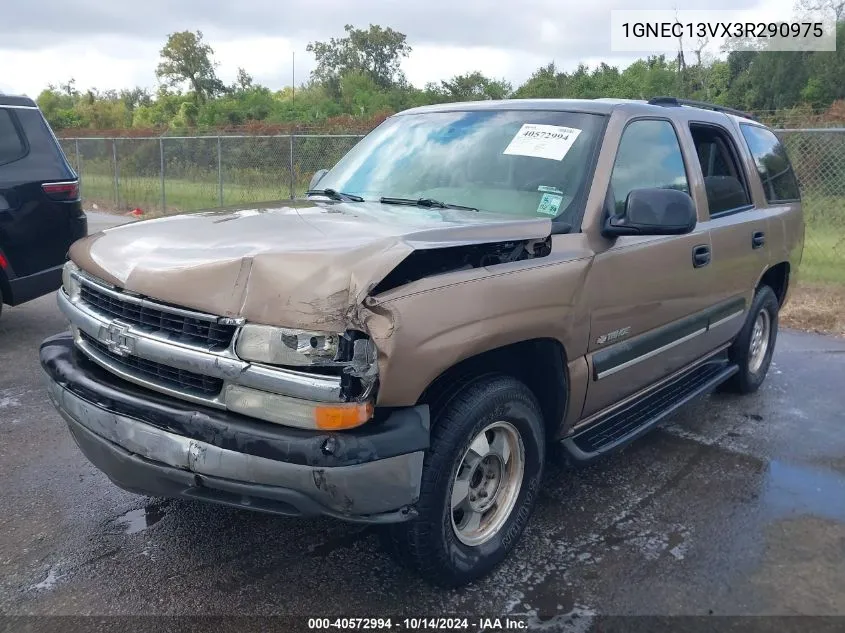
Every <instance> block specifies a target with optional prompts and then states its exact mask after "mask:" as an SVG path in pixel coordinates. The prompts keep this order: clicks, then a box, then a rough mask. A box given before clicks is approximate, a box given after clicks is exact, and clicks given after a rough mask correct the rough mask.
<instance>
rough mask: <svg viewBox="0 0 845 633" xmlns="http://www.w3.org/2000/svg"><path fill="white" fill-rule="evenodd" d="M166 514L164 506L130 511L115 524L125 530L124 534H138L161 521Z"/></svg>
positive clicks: (116, 520) (152, 506)
mask: <svg viewBox="0 0 845 633" xmlns="http://www.w3.org/2000/svg"><path fill="white" fill-rule="evenodd" d="M164 514H165V508H164V506H162V505H151V506H147V507H145V508H138V509H136V510H130V511H129V512H127V513H126V514H122V515H120V516H119V517H117V518H116V519H115V520H114V522H115V524H116V525H118V526H120V527H122V528H123V532H124V534H137V533H138V532H143V531H144V530H146V529H147V528H148V527H150V526H152V525H155V524H156V523H158V522H159V521H161V519H162V518H163V517H164Z"/></svg>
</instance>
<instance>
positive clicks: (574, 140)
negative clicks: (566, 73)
mask: <svg viewBox="0 0 845 633" xmlns="http://www.w3.org/2000/svg"><path fill="white" fill-rule="evenodd" d="M603 118H604V117H602V116H600V115H594V114H584V113H577V112H551V111H532V110H496V111H484V110H474V111H464V112H432V113H427V114H411V115H400V116H395V117H392V118H390V119H388V120H387V121H385V122H384V123H383V124H382V125H380V126H379V127H378V128H376V129H375V130H374V131H373V132H371V133H370V134H369V135H368V136H367V137H366V138H364V139H363V140H362V141H361V142H360V143H359V144H358V145H356V146H355V147H354V148H353V149H352V150H351V151H350V152H349V153H348V154H347V155H346V156H344V157H343V158H342V159H341V160H340V162H339V163H337V165H335V167H334V168H333V169H332V170H331V171H329V173H328V174H326V175H325V176H324V177H323V178H322V180H320V181H319V184H318V185H317V188H318V189H320V190H326V189H328V190H334V191H338V192H343V193H344V194H350V195H355V196H361V197H363V198H364V199H365V200H379V199H380V198H382V197H390V198H406V199H408V200H410V201H415V200H423V201H425V202H430V201H432V200H434V201H438V202H442V203H445V204H448V205H460V206H464V207H471V208H472V209H477V210H478V211H482V212H491V213H500V214H508V215H515V216H520V217H547V218H548V217H552V218H553V217H561V218H563V219H564V220H567V221H571V220H574V219H575V216H576V215H577V214H578V211H577V210H576V208H575V207H576V206H577V205H578V204H579V203H580V201H581V199H582V196H581V193H582V191H583V188H584V186H585V184H584V183H585V180H586V177H587V174H588V172H589V170H590V163H591V161H592V157H593V154H594V152H593V150H594V148H595V145H596V142H597V140H598V138H599V135H600V130H601V128H602V124H603ZM408 212H409V213H413V212H416V208H415V207H409V209H408ZM420 212H425V210H424V209H423V208H422V207H421V208H420Z"/></svg>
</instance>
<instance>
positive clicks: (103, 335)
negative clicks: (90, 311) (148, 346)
mask: <svg viewBox="0 0 845 633" xmlns="http://www.w3.org/2000/svg"><path fill="white" fill-rule="evenodd" d="M130 327H132V326H131V325H129V324H128V323H123V322H121V321H112V322H111V323H109V325H108V327H106V328H103V329H102V330H100V342H101V343H103V344H104V345H105V346H106V347H107V348H108V350H109V351H110V352H111V353H112V354H117V355H118V356H129V354H131V353H132V352H134V351H135V337H134V336H132V335H131V334H130V333H129V329H130Z"/></svg>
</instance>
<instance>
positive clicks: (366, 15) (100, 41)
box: [0, 0, 763, 92]
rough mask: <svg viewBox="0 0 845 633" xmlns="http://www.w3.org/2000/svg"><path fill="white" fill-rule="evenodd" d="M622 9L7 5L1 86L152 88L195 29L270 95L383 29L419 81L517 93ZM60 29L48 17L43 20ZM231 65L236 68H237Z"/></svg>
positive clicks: (745, 2) (480, 4)
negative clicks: (350, 39)
mask: <svg viewBox="0 0 845 633" xmlns="http://www.w3.org/2000/svg"><path fill="white" fill-rule="evenodd" d="M762 1H763V0H738V1H737V0H687V1H686V2H684V3H683V4H684V6H683V7H682V8H684V9H693V8H709V9H719V8H742V7H745V6H748V7H750V6H754V5H755V4H756V3H757V2H762ZM642 4H643V6H642V7H640V6H638V8H663V9H673V8H675V7H676V6H677V4H678V2H677V0H643V2H642ZM626 7H627V5H626V2H625V0H594V1H592V2H584V3H565V2H560V1H559V0H522V2H520V3H517V4H509V5H503V4H499V5H496V4H491V2H489V0H461V1H460V2H454V1H453V0H427V1H426V2H402V1H400V0H357V1H356V2H354V3H353V2H346V1H345V0H282V1H278V0H250V1H249V2H232V1H231V0H144V2H143V3H142V5H137V6H132V7H131V8H129V7H127V5H126V4H125V3H123V2H115V1H113V0H29V1H26V2H7V3H6V4H5V5H4V8H3V23H4V24H5V25H12V26H13V28H12V29H8V28H7V29H6V30H4V29H3V27H2V26H0V62H1V63H2V66H3V75H4V77H3V81H4V82H5V83H6V84H10V86H11V88H12V89H18V90H19V91H26V92H33V91H34V92H37V91H38V90H40V88H41V87H43V86H44V85H46V84H47V83H48V82H51V81H52V82H57V81H62V80H65V79H66V78H68V77H71V76H73V77H75V78H76V79H77V84H78V85H79V86H80V87H83V88H84V87H89V86H97V87H100V88H106V87H114V88H120V87H126V86H131V85H135V84H140V85H144V86H153V85H154V84H155V77H154V69H155V65H156V63H157V60H158V50H159V49H160V48H161V46H162V44H163V43H164V41H165V39H166V37H167V34H168V33H171V32H174V31H180V30H185V29H190V30H195V29H200V30H202V31H203V32H204V33H205V36H206V40H207V41H208V42H209V43H210V44H211V45H212V46H213V47H214V48H215V50H216V53H217V55H216V58H217V59H218V60H219V61H220V62H221V68H220V74H221V77H222V78H223V79H224V80H226V81H228V80H231V79H232V78H234V74H235V72H236V69H237V66H244V67H245V68H246V69H247V71H248V72H250V73H251V74H252V75H253V76H255V77H256V79H258V80H259V81H262V82H264V83H268V84H269V85H270V86H271V87H273V88H278V87H281V85H283V84H285V83H290V74H291V73H290V57H291V52H292V51H296V57H297V78H298V79H303V80H304V79H305V78H306V75H307V72H308V71H310V70H311V68H312V67H313V63H314V62H313V58H311V57H310V55H308V54H307V53H306V52H305V45H306V44H307V43H308V42H309V41H313V40H325V39H328V38H330V37H333V36H334V37H337V36H341V35H342V34H343V26H344V24H354V25H355V26H358V27H366V26H367V25H368V24H370V23H372V24H380V25H382V26H390V27H392V28H394V29H396V30H398V31H401V32H403V33H405V34H407V36H408V41H409V42H410V44H411V45H412V46H413V47H414V53H412V57H411V58H410V59H409V60H406V64H405V69H406V73H407V74H408V76H409V78H411V80H412V81H414V82H415V83H418V82H422V83H424V82H425V81H428V80H433V79H442V78H447V77H449V76H451V75H453V74H455V73H456V72H467V71H470V70H475V69H479V70H482V71H483V72H485V73H486V74H489V75H492V76H495V77H504V78H507V79H509V80H511V81H513V82H515V83H519V82H521V81H523V80H524V79H525V78H526V77H527V76H528V74H530V72H531V71H532V70H534V69H535V68H536V67H537V66H539V65H540V64H543V63H547V62H548V61H550V60H552V59H554V60H555V61H556V62H557V63H558V64H559V65H561V66H563V67H574V66H575V65H576V64H577V63H578V62H579V61H583V60H585V59H588V58H590V59H604V58H608V57H609V56H610V32H609V24H610V11H611V9H621V8H626ZM48 15H52V16H60V19H49V20H47V19H44V16H48ZM236 59H237V60H238V61H234V60H236ZM271 80H272V81H271Z"/></svg>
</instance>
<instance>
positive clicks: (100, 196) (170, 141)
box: [59, 134, 363, 215]
mask: <svg viewBox="0 0 845 633" xmlns="http://www.w3.org/2000/svg"><path fill="white" fill-rule="evenodd" d="M361 138H363V136H362V135H360V134H308V135H298V134H292V135H274V136H190V137H188V136H184V137H180V136H175V137H174V136H162V137H156V138H64V139H60V140H59V142H60V144H61V146H62V149H63V150H64V152H65V155H66V156H67V157H68V160H69V161H70V162H71V164H72V165H73V166H74V168H75V169H76V171H77V173H78V174H79V175H80V182H81V186H82V196H83V199H84V200H85V207H86V209H91V208H99V209H104V210H109V211H118V212H126V211H130V210H133V209H136V208H139V209H141V210H142V211H143V212H144V215H148V214H154V215H161V214H169V213H178V212H180V211H193V210H197V209H207V208H210V207H221V206H229V205H238V204H245V203H250V202H268V201H272V200H285V199H291V198H295V197H298V196H301V195H302V194H304V193H305V190H306V189H307V187H308V182H309V181H310V180H311V176H312V175H313V174H314V172H315V171H317V170H318V169H322V168H324V167H326V168H328V167H331V166H332V165H334V163H336V162H337V161H338V160H339V159H340V158H341V157H342V156H343V155H344V154H345V153H346V152H348V151H349V150H350V149H351V148H352V147H353V146H354V145H355V144H356V143H357V142H358V141H359V140H360V139H361Z"/></svg>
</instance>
